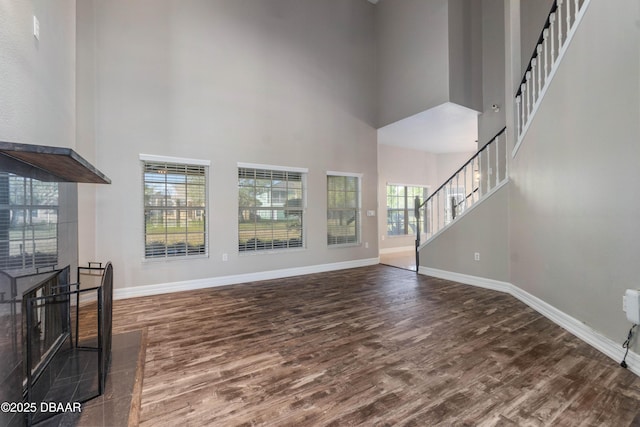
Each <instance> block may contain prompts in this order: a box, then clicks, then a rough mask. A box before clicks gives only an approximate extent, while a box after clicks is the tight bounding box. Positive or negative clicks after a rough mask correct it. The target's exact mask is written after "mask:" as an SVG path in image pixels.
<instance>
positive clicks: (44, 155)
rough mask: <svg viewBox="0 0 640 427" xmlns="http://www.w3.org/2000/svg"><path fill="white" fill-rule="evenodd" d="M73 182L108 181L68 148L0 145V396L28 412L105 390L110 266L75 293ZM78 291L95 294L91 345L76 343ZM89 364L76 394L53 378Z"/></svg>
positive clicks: (16, 416)
mask: <svg viewBox="0 0 640 427" xmlns="http://www.w3.org/2000/svg"><path fill="white" fill-rule="evenodd" d="M77 183H102V184H108V183H110V180H109V179H108V178H107V177H106V176H104V175H103V174H102V173H101V172H100V171H98V170H97V169H96V168H95V167H93V166H92V165H91V164H90V163H89V162H87V161H86V160H84V159H83V158H82V157H80V156H79V155H78V154H77V153H75V152H74V151H73V150H71V149H68V148H61V147H48V146H39V145H28V144H18V143H8V142H1V141H0V360H2V363H1V364H0V402H13V403H16V404H17V403H22V404H23V408H24V404H25V403H30V402H31V403H35V404H36V406H38V405H39V404H40V403H39V402H42V401H55V402H64V401H65V400H68V399H77V400H79V401H82V400H86V399H88V398H90V397H92V394H95V395H97V394H99V393H102V391H103V390H104V378H105V376H106V369H107V368H108V362H109V359H108V354H107V353H109V352H108V350H109V349H108V348H107V347H109V346H110V336H111V329H110V307H111V306H110V301H111V295H112V292H113V290H112V282H111V280H112V267H111V265H110V264H108V265H105V266H104V267H102V266H100V270H101V272H103V273H104V275H103V281H102V283H101V285H100V286H96V287H94V288H90V289H81V288H80V286H79V285H78V283H77V282H78V281H79V276H80V274H79V269H78V246H77V235H78V226H77V209H78V197H77ZM105 280H107V281H109V283H108V284H105ZM80 294H83V295H86V294H91V298H93V299H95V300H96V301H97V309H98V310H100V314H98V315H97V317H98V318H99V319H100V320H101V323H102V324H101V325H99V328H98V336H96V337H95V339H94V340H93V341H92V342H89V343H78V340H77V330H74V327H73V326H74V325H73V322H74V320H73V319H74V317H75V316H74V313H75V312H76V311H75V310H76V307H77V306H76V303H77V302H78V301H79V298H78V295H80ZM107 305H108V307H107ZM105 314H109V316H107V317H108V319H107V318H106V317H105ZM74 332H76V334H75V335H76V336H75V337H74ZM106 335H108V338H109V339H108V342H107V340H106ZM89 366H91V367H95V371H96V377H95V378H93V377H92V376H91V375H87V376H88V377H92V379H91V380H89V381H87V382H86V384H82V386H80V385H78V386H76V387H75V388H74V394H69V387H66V389H65V387H60V384H59V383H56V379H59V378H60V375H61V373H62V375H64V376H65V378H69V377H70V374H69V373H68V372H66V371H65V370H69V372H71V371H73V372H75V373H79V372H80V371H78V369H84V368H83V367H85V368H86V367H89ZM92 369H93V368H92ZM73 372H72V373H73ZM80 373H81V372H80ZM85 373H86V372H85ZM87 376H85V377H87ZM80 378H82V375H78V379H80ZM93 386H95V387H93ZM82 387H85V391H86V392H82ZM92 387H93V388H95V389H96V390H97V393H92V392H91V390H92V389H93V388H92ZM78 391H80V392H78ZM56 393H57V394H56ZM39 409H40V408H39V407H38V410H39ZM45 415H46V414H42V413H40V414H29V413H26V412H25V411H22V413H7V412H2V413H0V425H9V426H14V425H15V426H21V425H29V424H31V423H34V422H38V421H40V420H42V419H43V418H44V416H45Z"/></svg>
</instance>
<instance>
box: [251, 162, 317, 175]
mask: <svg viewBox="0 0 640 427" xmlns="http://www.w3.org/2000/svg"><path fill="white" fill-rule="evenodd" d="M238 167H239V168H247V169H264V170H272V171H279V172H300V173H309V168H296V167H290V166H275V165H264V164H259V163H244V162H238Z"/></svg>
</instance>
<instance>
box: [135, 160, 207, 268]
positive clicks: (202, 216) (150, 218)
mask: <svg viewBox="0 0 640 427" xmlns="http://www.w3.org/2000/svg"><path fill="white" fill-rule="evenodd" d="M207 169H208V168H207V166H206V165H199V164H182V163H171V162H166V161H148V160H143V175H144V176H143V181H144V241H145V249H144V256H145V258H147V259H154V258H155V259H157V258H173V257H190V256H205V255H207V253H208V239H207V224H206V221H207V172H208V171H207Z"/></svg>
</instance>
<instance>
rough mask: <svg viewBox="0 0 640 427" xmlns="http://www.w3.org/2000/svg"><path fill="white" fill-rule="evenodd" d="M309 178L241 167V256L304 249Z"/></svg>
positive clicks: (239, 172)
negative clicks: (263, 251) (305, 206)
mask: <svg viewBox="0 0 640 427" xmlns="http://www.w3.org/2000/svg"><path fill="white" fill-rule="evenodd" d="M305 176H306V173H305V172H301V171H298V170H271V169H262V168H250V167H238V251H239V252H251V251H261V250H271V249H287V248H302V247H304V233H303V224H304V191H305V189H304V180H305Z"/></svg>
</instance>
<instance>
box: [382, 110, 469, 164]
mask: <svg viewBox="0 0 640 427" xmlns="http://www.w3.org/2000/svg"><path fill="white" fill-rule="evenodd" d="M477 140H478V112H477V111H474V110H471V109H469V108H466V107H462V106H460V105H458V104H454V103H452V102H446V103H444V104H441V105H439V106H437V107H434V108H431V109H429V110H426V111H423V112H422V113H418V114H416V115H414V116H411V117H407V118H406V119H403V120H400V121H398V122H395V123H391V124H390V125H387V126H384V127H382V128H380V129H378V143H379V144H385V145H393V146H397V147H404V148H411V149H414V150H421V151H428V152H431V153H438V154H442V153H461V152H465V151H475V150H476V149H477Z"/></svg>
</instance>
